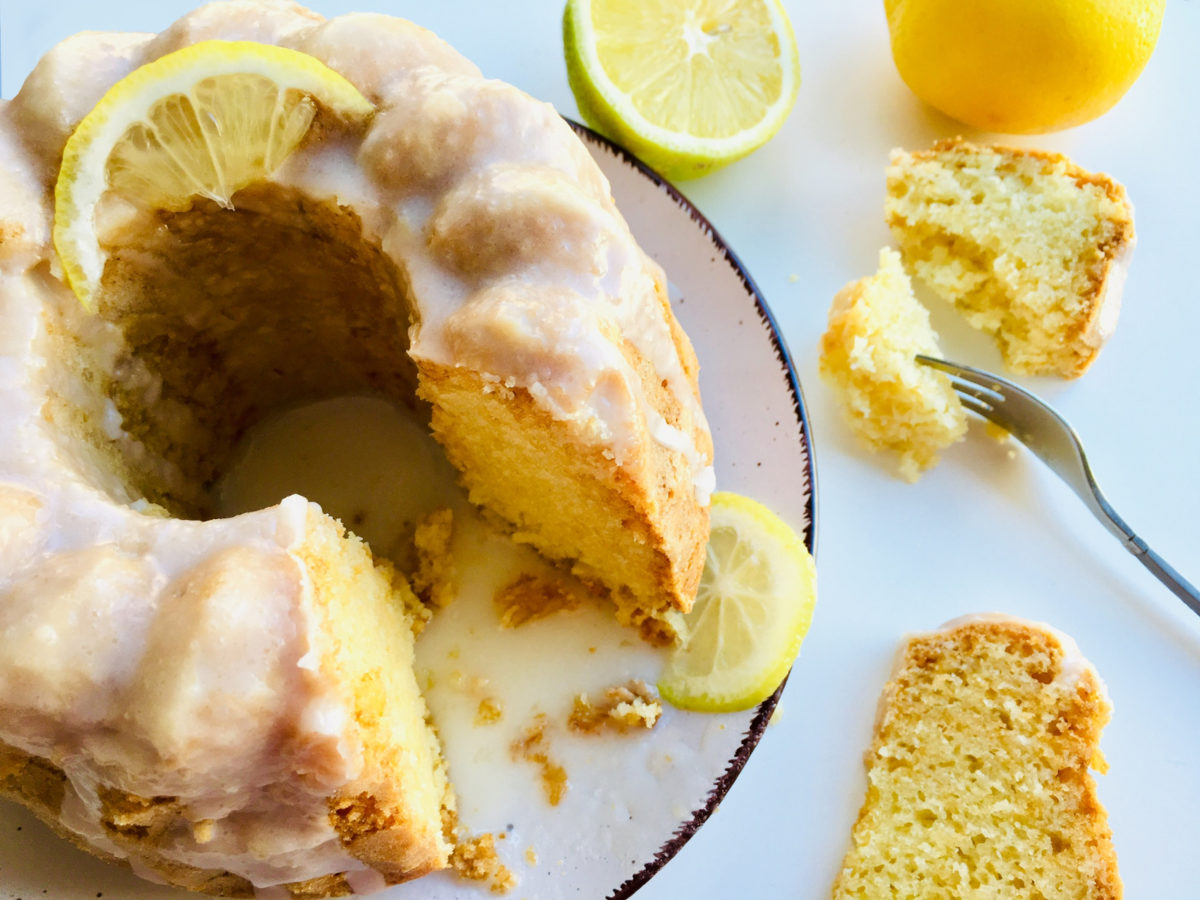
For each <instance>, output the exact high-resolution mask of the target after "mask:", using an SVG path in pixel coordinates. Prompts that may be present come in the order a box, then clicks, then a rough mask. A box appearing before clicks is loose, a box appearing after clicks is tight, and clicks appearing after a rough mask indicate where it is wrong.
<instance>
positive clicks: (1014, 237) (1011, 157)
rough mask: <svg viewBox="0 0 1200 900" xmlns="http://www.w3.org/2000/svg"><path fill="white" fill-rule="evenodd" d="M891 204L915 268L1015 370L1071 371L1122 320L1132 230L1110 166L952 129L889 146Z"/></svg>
mask: <svg viewBox="0 0 1200 900" xmlns="http://www.w3.org/2000/svg"><path fill="white" fill-rule="evenodd" d="M885 210H886V215H887V222H888V225H889V226H890V227H891V229H892V232H893V234H895V236H896V240H897V241H898V242H899V244H900V249H901V252H902V253H903V254H904V261H905V263H906V264H907V265H908V268H909V270H910V271H912V272H913V273H914V274H915V275H917V276H918V277H919V278H920V279H921V280H922V281H924V282H925V283H926V284H928V285H929V286H930V287H931V288H932V289H933V290H934V291H935V292H937V293H938V294H939V295H940V296H942V297H944V298H945V299H946V300H949V301H950V302H952V303H954V304H955V306H957V307H958V309H959V310H960V311H961V312H962V313H963V314H964V315H965V316H966V317H967V320H968V321H969V322H970V323H971V324H972V325H973V326H975V327H976V328H979V329H982V330H983V331H986V332H988V333H989V334H991V335H993V336H994V337H995V338H996V340H997V342H998V343H999V346H1000V350H1001V352H1002V353H1003V355H1004V360H1005V362H1006V363H1007V364H1008V366H1009V367H1010V368H1012V369H1013V370H1014V371H1016V372H1020V373H1023V374H1030V375H1034V374H1045V375H1061V376H1063V377H1065V378H1074V377H1075V376H1078V375H1080V374H1081V373H1082V372H1083V371H1084V370H1085V369H1086V368H1087V367H1088V366H1089V365H1091V363H1092V361H1093V360H1094V359H1095V358H1096V354H1097V353H1098V352H1099V351H1100V347H1101V345H1102V344H1103V343H1104V342H1105V341H1106V340H1107V339H1108V338H1109V336H1110V335H1111V334H1112V332H1113V329H1114V328H1115V327H1116V323H1117V313H1118V311H1119V309H1120V304H1121V290H1122V287H1123V285H1124V281H1125V269H1126V266H1127V264H1128V259H1129V256H1130V254H1131V253H1132V251H1133V246H1134V243H1135V235H1134V228H1133V208H1132V206H1131V205H1130V203H1129V199H1128V198H1127V197H1126V194H1125V189H1124V188H1123V187H1122V186H1121V185H1119V184H1118V183H1117V182H1115V181H1113V180H1112V179H1111V178H1109V177H1108V176H1107V175H1102V174H1093V173H1091V172H1087V171H1084V170H1083V169H1081V168H1080V167H1079V166H1077V165H1075V164H1074V163H1072V162H1071V161H1070V160H1069V159H1067V158H1066V157H1065V156H1062V155H1060V154H1056V153H1046V152H1042V151H1039V150H1015V149H1009V148H1004V147H988V146H975V145H973V144H969V143H967V142H966V141H963V140H961V139H958V138H956V139H952V140H945V141H939V142H938V143H936V144H934V145H933V147H932V148H930V149H929V150H925V151H922V152H918V153H906V152H904V151H902V150H895V151H893V152H892V156H891V164H890V165H889V167H888V170H887V202H886V206H885Z"/></svg>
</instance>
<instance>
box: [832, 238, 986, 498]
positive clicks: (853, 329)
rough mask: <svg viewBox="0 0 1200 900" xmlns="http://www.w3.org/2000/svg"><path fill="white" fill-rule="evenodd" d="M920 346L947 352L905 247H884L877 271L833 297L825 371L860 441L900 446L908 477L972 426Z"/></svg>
mask: <svg viewBox="0 0 1200 900" xmlns="http://www.w3.org/2000/svg"><path fill="white" fill-rule="evenodd" d="M918 353H924V354H928V355H930V356H941V355H942V354H941V351H940V350H939V349H938V343H937V334H936V333H935V332H934V330H933V328H932V327H931V326H930V324H929V312H928V311H927V310H926V309H925V307H923V306H922V305H921V304H920V303H919V302H918V301H917V299H916V297H914V296H913V292H912V285H911V284H910V283H909V280H908V276H907V275H906V274H905V273H904V268H903V267H902V266H901V264H900V254H898V253H897V252H896V251H895V250H891V249H888V248H884V249H883V250H881V251H880V252H879V271H878V273H876V274H875V275H873V276H871V277H870V278H863V279H861V280H860V281H856V282H854V283H853V284H849V285H847V286H846V287H844V288H843V289H842V290H841V291H839V292H838V294H837V296H836V297H834V299H833V306H832V307H831V308H830V310H829V330H828V331H826V332H825V334H824V336H823V337H822V338H821V374H822V375H823V376H824V377H825V379H826V381H827V382H828V383H829V384H830V385H832V386H833V388H834V390H835V391H836V392H837V394H838V397H839V399H840V400H841V407H842V412H843V414H844V415H845V418H846V421H847V422H848V423H849V424H850V427H851V428H852V429H853V430H854V432H855V433H856V434H857V435H858V437H859V438H860V439H861V440H862V442H863V443H864V444H865V445H866V446H868V447H870V448H872V449H874V450H881V449H882V450H890V451H894V452H895V453H898V454H899V455H900V460H899V464H900V474H901V475H903V476H904V477H905V478H907V479H908V480H909V481H915V480H916V479H917V477H918V476H919V475H920V474H921V470H922V469H925V468H927V467H928V466H931V465H933V464H934V463H936V462H937V459H938V454H939V453H940V452H941V451H942V450H943V449H945V448H946V447H948V446H950V445H951V444H953V443H954V442H955V441H958V440H961V439H962V437H963V436H964V435H965V434H966V433H967V417H966V413H965V412H964V410H963V406H962V403H960V402H959V400H958V396H957V395H956V394H955V393H954V388H953V387H951V385H950V379H948V378H947V377H946V376H945V375H943V374H942V373H941V372H937V371H935V370H933V369H930V368H927V367H925V366H922V365H920V364H919V363H918V362H917V361H916V360H915V358H914V357H915V356H916V354H918Z"/></svg>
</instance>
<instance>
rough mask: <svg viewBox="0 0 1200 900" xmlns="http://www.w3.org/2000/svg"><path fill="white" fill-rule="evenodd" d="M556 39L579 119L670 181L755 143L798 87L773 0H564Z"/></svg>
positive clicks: (766, 136)
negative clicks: (559, 38) (560, 36)
mask: <svg viewBox="0 0 1200 900" xmlns="http://www.w3.org/2000/svg"><path fill="white" fill-rule="evenodd" d="M563 45H564V53H565V55H566V62H567V75H568V78H569V80H570V84H571V89H572V92H573V93H574V95H575V99H576V102H577V104H578V106H579V111H580V113H581V114H582V115H583V117H584V119H586V120H587V122H588V124H589V125H591V126H592V127H594V128H596V129H597V130H598V131H601V132H603V133H604V134H606V135H607V136H608V137H610V138H612V139H614V140H615V141H617V142H618V143H620V144H622V145H624V146H625V147H626V148H627V149H629V150H630V151H631V152H633V153H634V154H635V155H637V156H638V157H640V158H641V159H642V160H643V161H644V162H646V163H647V164H648V165H650V166H651V167H652V168H654V169H655V170H657V171H658V172H660V173H661V174H662V175H664V176H666V177H667V178H694V177H697V176H699V175H703V174H706V173H708V172H711V171H713V170H714V169H717V168H720V167H721V166H724V165H727V164H728V163H731V162H733V161H734V160H737V159H740V158H742V157H743V156H746V155H747V154H748V153H750V152H752V151H753V150H755V149H757V148H758V147H761V146H762V145H763V144H765V143H766V142H767V141H768V140H770V138H771V137H773V136H774V135H775V133H776V132H777V131H778V130H779V128H780V127H781V126H782V125H783V122H784V120H785V119H786V118H787V116H788V113H789V112H791V109H792V106H793V105H794V103H795V100H796V91H797V90H798V89H799V86H800V63H799V56H798V53H797V50H796V39H795V36H794V35H793V33H792V26H791V23H790V22H789V20H788V17H787V13H786V12H785V11H784V9H783V6H782V5H781V4H780V2H779V0H569V2H568V3H567V7H566V11H565V12H564V14H563Z"/></svg>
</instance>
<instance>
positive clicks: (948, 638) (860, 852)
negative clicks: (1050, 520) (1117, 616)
mask: <svg viewBox="0 0 1200 900" xmlns="http://www.w3.org/2000/svg"><path fill="white" fill-rule="evenodd" d="M1110 715H1111V706H1110V704H1109V701H1108V696H1107V694H1106V692H1105V689H1104V684H1103V682H1102V681H1101V680H1100V676H1099V675H1098V674H1097V673H1096V670H1095V669H1094V668H1093V667H1092V665H1091V664H1090V663H1089V662H1088V661H1087V660H1086V659H1085V658H1084V657H1083V656H1082V655H1081V653H1080V652H1079V648H1078V647H1077V646H1076V644H1075V642H1074V641H1072V640H1071V639H1070V638H1069V637H1067V636H1066V635H1064V634H1062V633H1061V632H1059V631H1056V630H1055V629H1053V628H1050V627H1049V626H1046V625H1041V624H1035V623H1032V622H1026V621H1023V620H1020V619H1014V618H1010V617H1007V616H1000V615H994V614H993V615H981V616H969V617H966V618H964V619H959V620H955V621H953V622H949V623H947V624H946V625H944V626H943V627H942V628H941V629H940V630H938V631H934V632H930V633H927V634H920V635H916V636H914V637H911V638H909V639H908V640H907V641H906V642H905V644H904V645H903V647H902V649H901V651H900V655H899V657H898V659H897V661H896V665H895V669H894V671H893V673H892V677H891V680H890V681H889V682H888V683H887V686H886V687H885V688H884V690H883V694H882V696H881V697H880V700H879V708H878V712H877V716H876V722H875V737H874V742H873V743H872V745H871V749H870V750H868V751H867V754H866V767H867V796H866V800H865V802H864V803H863V806H862V810H861V811H860V812H859V815H858V821H857V822H856V823H855V825H854V829H853V833H852V835H851V846H850V849H849V851H848V852H847V853H846V858H845V860H844V861H843V863H842V869H841V871H840V873H839V874H838V876H837V881H836V883H835V885H834V888H833V897H834V900H850V898H854V900H878V898H881V897H891V898H896V900H985V898H987V900H992V898H1010V897H1011V898H1016V897H1023V898H1024V897H1028V898H1044V900H1050V898H1054V900H1116V898H1120V897H1121V896H1122V887H1121V879H1120V877H1119V875H1118V874H1117V858H1116V854H1115V852H1114V850H1113V845H1112V837H1111V832H1110V829H1109V826H1108V817H1107V814H1106V813H1105V811H1104V808H1103V807H1102V806H1101V805H1100V801H1099V800H1098V799H1097V797H1096V784H1095V781H1094V779H1093V778H1092V775H1091V773H1090V771H1089V769H1092V768H1095V769H1097V770H1099V771H1104V770H1105V769H1106V768H1107V766H1106V765H1105V762H1104V757H1103V756H1102V755H1101V753H1100V732H1101V730H1102V729H1103V728H1104V726H1105V724H1106V723H1107V722H1108V720H1109V717H1110Z"/></svg>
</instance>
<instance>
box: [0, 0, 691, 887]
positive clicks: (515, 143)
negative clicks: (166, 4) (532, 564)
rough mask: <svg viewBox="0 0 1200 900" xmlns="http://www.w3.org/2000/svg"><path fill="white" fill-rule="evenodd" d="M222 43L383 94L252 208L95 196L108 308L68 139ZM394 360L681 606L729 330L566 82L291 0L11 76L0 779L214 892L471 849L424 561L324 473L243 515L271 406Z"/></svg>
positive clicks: (548, 546)
mask: <svg viewBox="0 0 1200 900" xmlns="http://www.w3.org/2000/svg"><path fill="white" fill-rule="evenodd" d="M209 39H222V40H243V41H256V42H260V43H269V44H278V45H281V46H286V47H290V48H293V49H295V50H298V51H301V52H303V53H306V54H309V55H311V56H312V57H315V58H316V59H318V60H321V61H323V62H324V63H325V64H326V65H328V66H329V67H330V68H331V69H333V70H335V71H337V72H340V73H341V74H342V75H343V76H345V78H347V79H349V81H350V82H352V83H353V85H354V86H355V87H357V89H358V90H359V91H361V92H362V94H363V95H364V96H365V97H366V98H368V99H369V100H370V101H371V103H372V104H374V106H375V113H374V115H373V116H372V117H371V118H370V119H369V120H368V121H366V122H365V123H363V124H362V125H361V126H356V127H343V128H336V127H330V128H324V129H323V128H316V127H314V130H313V133H312V134H311V135H310V136H309V139H306V140H305V141H304V142H303V143H301V144H300V146H299V147H298V149H297V150H296V151H295V152H294V153H293V155H292V156H291V157H290V158H288V159H287V160H286V161H285V162H284V163H283V164H282V165H281V166H280V167H279V168H278V169H277V170H276V171H275V172H274V173H273V174H272V175H271V176H270V177H269V178H266V179H264V180H263V181H261V182H260V183H257V184H253V185H251V186H249V187H246V188H245V189H243V190H241V191H240V192H239V193H237V194H236V195H235V196H234V198H233V200H234V202H233V203H232V208H226V207H224V206H222V205H220V204H217V203H215V202H213V201H211V200H207V199H201V198H196V199H195V200H194V201H193V202H191V203H190V204H189V205H188V206H187V208H185V209H181V210H174V211H167V210H163V209H158V210H154V211H152V212H145V211H134V212H133V213H129V212H128V211H126V214H125V215H122V216H117V217H115V218H106V217H97V221H96V223H95V225H96V231H97V235H98V238H99V241H100V244H101V246H103V248H104V250H105V252H106V254H107V265H106V266H105V267H104V269H103V277H102V279H100V281H99V287H98V290H97V291H96V294H95V296H94V297H93V298H92V300H93V302H92V304H91V305H92V306H93V307H94V309H93V310H86V309H85V308H84V306H83V304H81V303H80V301H79V299H78V298H77V297H76V296H75V295H74V294H73V293H72V291H71V289H70V287H69V286H68V285H67V283H66V282H65V280H64V276H63V266H62V260H60V259H59V258H58V256H57V255H56V252H55V249H54V246H53V244H52V241H51V226H52V214H53V209H54V196H53V194H54V188H55V183H56V179H57V178H58V171H59V166H60V160H61V159H62V154H63V149H64V146H65V144H66V142H67V140H68V138H69V137H70V136H71V134H72V132H73V130H74V129H75V127H76V125H77V124H78V123H79V122H80V121H81V120H82V119H83V118H84V117H85V116H86V115H87V114H88V113H89V111H90V110H91V109H92V108H93V106H95V104H96V103H97V101H98V100H99V99H100V98H101V97H102V96H103V95H104V94H105V92H106V91H107V90H108V89H109V87H110V86H112V85H113V84H114V83H116V82H117V81H118V80H119V79H121V78H122V77H124V76H126V75H127V74H128V73H130V72H132V71H134V70H135V69H137V68H138V67H140V66H143V65H145V64H147V63H149V62H150V61H152V60H155V59H158V58H160V57H162V56H163V55H164V54H167V53H170V52H172V51H175V50H177V49H179V48H181V47H185V46H189V45H192V44H195V43H197V42H200V41H204V40H209ZM318 124H319V123H318ZM364 393H369V394H375V395H380V396H384V397H387V398H391V399H393V400H394V401H396V402H398V403H403V404H406V405H408V406H409V407H411V408H413V409H414V410H415V411H416V413H417V414H422V415H426V416H427V417H428V419H429V421H430V423H431V427H432V430H433V433H434V435H435V436H436V437H437V439H438V440H439V441H440V442H441V443H442V445H443V446H444V448H445V450H446V453H447V455H448V457H449V458H450V460H451V461H452V462H453V463H454V464H455V466H456V467H457V468H458V470H459V472H460V473H461V478H462V481H463V484H464V485H465V486H466V488H467V490H468V491H469V494H470V497H471V499H472V500H474V501H475V502H476V503H477V504H479V505H480V506H482V507H483V508H484V509H485V510H486V511H488V512H489V513H490V514H492V515H493V516H494V517H495V518H496V519H497V521H500V522H502V523H505V524H506V526H507V527H508V528H509V530H510V531H511V532H512V533H513V534H514V536H515V537H516V538H517V539H519V540H522V541H526V542H528V543H530V544H532V545H533V546H534V547H536V548H538V549H539V550H540V551H542V552H543V553H544V554H545V555H546V556H548V557H550V558H552V559H556V560H562V561H564V562H565V563H567V564H569V565H571V566H572V567H573V569H574V570H575V571H576V572H577V573H578V574H580V575H582V576H583V577H584V578H586V579H588V580H590V581H592V582H594V583H595V584H596V585H598V586H600V587H603V588H604V589H606V590H607V592H608V593H609V595H610V596H611V597H612V599H613V601H614V602H615V604H616V607H617V615H618V617H619V618H620V619H621V620H622V621H623V622H626V623H628V624H629V625H631V626H634V627H636V628H639V629H640V630H641V631H642V632H643V633H644V634H645V635H646V636H648V637H652V638H659V639H670V637H671V636H672V634H673V627H674V626H673V624H672V623H673V619H674V617H675V616H677V615H678V613H679V612H681V611H685V610H686V609H687V608H688V607H689V606H690V603H691V599H692V598H693V596H694V594H695V589H696V585H697V583H698V580H699V576H700V571H701V568H702V566H703V559H704V545H705V541H706V538H707V521H708V519H707V516H708V514H707V504H708V493H709V491H710V490H711V488H712V468H711V455H712V446H711V440H710V438H709V434H708V430H707V426H706V424H705V420H704V416H703V413H702V411H701V407H700V402H699V394H698V389H697V364H696V360H695V357H694V354H693V352H692V350H691V347H690V345H689V343H688V340H687V338H686V337H685V335H684V334H683V332H682V330H681V329H680V327H679V325H678V323H677V322H676V321H675V319H674V317H673V315H672V314H671V311H670V309H669V306H668V303H667V295H666V282H665V278H664V275H663V273H662V271H661V270H660V269H659V267H658V266H657V265H656V264H655V263H654V262H652V261H651V260H650V259H649V258H648V257H647V256H646V255H645V253H643V252H642V251H641V250H640V249H639V247H638V246H637V244H636V243H635V241H634V239H633V237H632V236H631V234H630V232H629V229H628V227H627V225H626V224H625V222H624V220H623V219H622V218H621V216H620V214H619V213H618V212H617V210H616V209H615V208H614V206H613V203H612V200H611V197H610V194H609V190H608V185H607V183H606V181H605V179H604V178H603V176H602V175H601V174H600V172H599V170H598V169H597V167H596V166H595V164H594V163H593V161H592V159H591V158H590V156H589V154H588V152H587V151H586V149H585V148H584V147H583V146H582V144H581V143H580V142H579V141H578V140H577V139H576V138H575V136H574V134H573V133H572V132H571V130H570V128H569V127H568V126H567V125H566V123H565V122H564V121H563V120H562V119H561V118H559V117H558V116H557V114H555V112H554V110H553V109H552V108H550V107H549V106H548V105H546V104H542V103H538V102H535V101H533V100H532V99H530V98H529V97H527V96H526V95H524V94H522V93H521V92H519V91H518V90H516V89H515V88H512V87H510V86H507V85H504V84H501V83H499V82H495V81H489V80H485V79H484V78H482V77H481V75H480V73H479V71H478V70H477V69H476V67H475V66H474V65H472V64H471V63H470V62H468V61H467V60H465V59H464V58H462V57H461V56H459V55H458V54H457V53H456V52H455V51H454V50H453V49H451V48H450V47H449V46H447V45H446V44H444V43H442V42H441V41H440V40H438V39H437V38H436V37H434V36H433V35H432V34H430V33H429V32H427V31H425V30H423V29H421V28H419V27H417V26H415V25H412V24H411V23H408V22H405V21H402V20H399V19H393V18H388V17H384V16H377V15H350V16H344V17H341V18H336V19H332V20H329V21H326V20H324V19H322V18H321V17H320V16H317V15H315V14H314V13H312V12H309V11H307V10H305V9H303V8H302V7H299V6H296V5H294V4H291V3H287V2H281V0H262V2H250V0H233V2H229V3H218V4H211V5H209V6H206V7H203V8H201V9H199V10H197V11H196V12H194V13H192V14H190V15H188V16H187V17H185V18H184V19H182V20H180V21H179V22H177V23H176V24H174V25H173V26H171V27H170V28H169V29H167V30H166V31H165V32H163V33H162V34H161V35H158V36H153V35H141V34H98V33H90V34H83V35H79V36H76V37H74V38H71V39H69V40H67V41H65V42H64V43H63V44H61V45H59V46H58V47H57V48H55V49H54V50H52V51H51V52H50V53H49V54H48V55H47V56H46V57H45V58H44V59H43V60H42V61H41V62H40V63H39V64H38V66H37V68H36V69H35V71H34V72H33V73H32V74H31V75H30V77H29V79H28V80H27V82H26V83H25V85H24V87H23V88H22V89H21V91H20V93H19V94H18V95H17V96H16V97H15V98H14V99H13V100H11V101H6V102H3V103H2V104H0V793H3V794H4V795H7V796H9V797H13V798H16V799H17V800H19V801H20V802H22V803H24V804H26V805H28V806H29V807H30V808H31V809H33V810H34V811H35V812H36V813H38V814H39V815H40V816H41V817H42V818H44V819H45V820H46V821H48V822H49V823H51V825H53V827H55V828H56V829H57V830H59V831H60V832H61V833H62V834H64V835H65V836H67V837H68V838H70V839H71V840H74V841H76V842H77V843H79V844H81V845H83V846H85V847H86V848H87V849H89V850H91V851H92V852H94V853H97V854H99V855H101V856H104V857H107V858H112V859H116V860H123V861H125V862H126V863H127V864H128V865H130V866H131V867H132V868H133V869H134V870H135V871H136V872H138V873H140V874H145V875H147V876H148V877H153V878H156V879H160V880H162V879H165V880H167V881H169V882H171V883H174V884H180V885H185V886H187V887H191V888H195V889H199V890H204V891H209V892H212V893H219V894H228V895H233V896H252V895H253V894H254V893H255V892H256V891H259V892H261V891H263V890H267V889H271V890H273V891H275V892H279V891H286V892H287V893H290V894H291V895H293V896H297V897H299V896H303V897H317V896H326V895H336V894H342V893H347V892H349V891H351V890H357V891H366V890H370V889H373V888H377V887H380V886H382V885H384V884H389V883H395V882H399V881H403V880H406V879H409V878H413V877H416V876H419V875H421V874H423V873H426V872H429V871H431V870H434V869H437V868H440V867H443V866H444V865H445V864H446V860H447V856H448V853H449V847H448V846H447V843H446V838H445V836H444V834H443V817H444V816H445V815H447V814H448V813H450V811H451V810H452V807H453V798H452V796H451V793H450V791H449V789H448V786H447V777H446V773H445V771H444V765H443V763H442V761H441V755H440V751H439V747H438V744H437V740H436V737H435V735H434V733H433V730H432V728H431V727H430V723H429V721H428V715H427V712H426V709H425V705H424V702H423V700H422V698H421V695H420V691H419V690H418V687H417V684H416V680H415V678H414V675H413V672H412V665H411V662H412V653H413V637H412V628H411V621H410V617H409V616H408V615H407V613H406V612H405V609H406V606H407V604H409V603H411V602H412V597H411V592H410V591H409V589H408V587H407V586H406V585H405V584H404V582H403V579H402V578H401V577H400V576H398V575H397V574H396V573H395V571H394V570H393V569H392V568H391V567H390V566H389V565H387V563H386V562H381V561H377V560H376V559H374V558H373V556H372V554H371V553H370V551H369V550H368V548H367V547H366V546H365V545H364V544H362V543H361V542H360V541H359V540H358V539H357V538H355V537H354V536H353V535H349V534H347V533H345V531H344V530H343V529H342V528H341V526H340V524H339V523H337V522H336V521H335V520H333V519H331V518H330V517H329V516H327V515H325V514H324V513H323V512H322V511H321V509H320V508H318V507H317V506H316V505H314V504H312V503H309V502H308V501H306V500H305V499H303V498H301V497H289V498H287V499H285V500H283V501H282V502H281V503H279V504H278V505H277V506H274V507H271V508H268V509H263V510H260V511H257V512H252V513H248V514H246V515H242V516H238V517H236V518H227V519H222V518H217V517H216V511H215V500H214V493H215V486H216V484H217V483H218V480H219V478H220V476H221V474H222V472H223V470H224V469H225V468H226V467H227V466H228V465H229V462H230V459H231V454H232V453H233V450H234V447H235V445H237V443H238V440H239V438H240V437H241V436H242V434H243V433H244V432H245V431H246V430H247V429H248V428H249V427H250V426H252V425H253V424H254V423H255V422H257V421H258V420H260V419H261V418H262V417H263V416H264V415H265V414H267V413H269V412H270V411H272V410H275V409H277V408H280V407H284V406H286V405H289V404H294V403H298V402H302V401H307V400H313V399H318V398H321V397H327V396H336V395H343V394H364ZM397 469H398V470H402V460H401V461H398V466H397ZM281 895H282V894H281Z"/></svg>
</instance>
